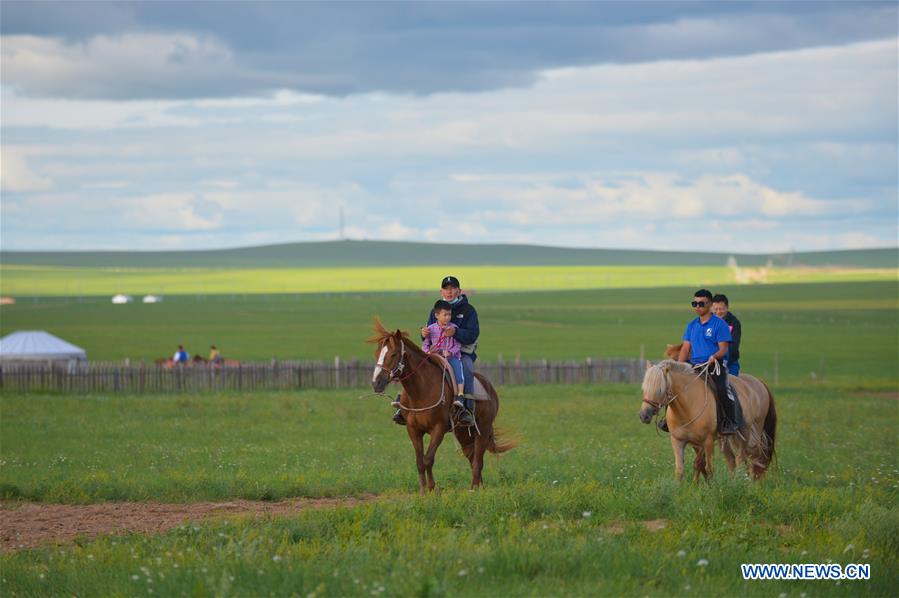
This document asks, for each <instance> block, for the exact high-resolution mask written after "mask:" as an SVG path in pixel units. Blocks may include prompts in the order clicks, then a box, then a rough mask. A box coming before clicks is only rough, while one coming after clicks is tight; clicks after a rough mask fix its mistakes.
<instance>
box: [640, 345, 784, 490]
mask: <svg viewBox="0 0 899 598" xmlns="http://www.w3.org/2000/svg"><path fill="white" fill-rule="evenodd" d="M712 367H714V366H712ZM728 382H729V383H730V384H732V385H733V387H734V389H735V390H736V392H737V395H738V397H739V400H740V406H741V407H742V409H743V419H744V425H743V427H742V428H740V430H739V432H738V433H737V434H734V435H732V436H727V437H724V436H722V437H720V439H719V440H720V442H721V451H722V453H724V458H725V460H726V461H727V467H728V469H729V470H730V471H731V472H733V471H734V469H736V467H737V464H738V463H742V462H745V463H746V468H747V470H748V471H749V474H750V475H751V476H752V477H753V479H759V478H761V477H762V476H764V475H765V472H767V471H768V468H769V466H770V465H771V461H772V460H773V458H774V438H775V433H776V431H777V411H776V410H775V408H774V397H773V396H772V395H771V391H770V390H768V387H767V386H766V385H765V383H764V382H762V381H761V380H759V379H758V378H754V377H752V376H749V375H746V374H743V375H740V376H739V377H737V376H729V377H728ZM663 407H667V412H666V415H665V419H666V421H667V422H668V429H669V431H670V434H671V449H672V450H673V451H674V471H675V475H677V478H678V479H682V478H683V476H684V449H685V448H686V446H687V445H688V444H689V445H690V446H692V447H693V449H694V450H695V451H696V459H695V460H694V461H693V481H694V482H695V481H697V480H699V474H700V473H702V474H703V475H704V476H705V477H706V479H708V478H709V477H710V476H711V475H712V455H713V454H714V450H715V440H716V438H717V437H718V415H717V409H716V405H715V394H714V390H713V389H712V388H711V387H710V386H709V383H708V381H707V380H706V379H705V378H704V376H702V375H700V374H697V373H696V372H695V371H694V370H693V367H692V366H691V365H690V364H688V363H681V362H678V361H674V360H671V359H666V360H665V361H662V362H660V363H657V364H656V365H650V364H649V363H647V367H646V375H645V376H644V378H643V408H642V409H641V410H640V421H642V422H643V423H644V424H648V423H649V422H650V421H652V418H653V416H654V415H656V414H657V413H658V412H659V410H660V409H662V408H663Z"/></svg>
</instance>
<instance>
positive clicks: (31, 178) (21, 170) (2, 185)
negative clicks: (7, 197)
mask: <svg viewBox="0 0 899 598" xmlns="http://www.w3.org/2000/svg"><path fill="white" fill-rule="evenodd" d="M52 187H53V181H52V180H51V179H50V178H49V177H46V176H42V175H40V174H38V173H36V172H34V170H33V169H31V168H30V167H29V165H28V162H27V159H26V155H25V154H24V153H23V152H21V151H20V150H18V149H16V148H14V147H3V148H2V150H0V189H2V190H3V191H11V192H19V193H28V192H33V191H44V190H46V189H50V188H52Z"/></svg>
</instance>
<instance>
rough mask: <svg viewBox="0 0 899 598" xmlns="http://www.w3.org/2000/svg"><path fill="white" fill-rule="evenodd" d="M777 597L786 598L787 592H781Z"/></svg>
mask: <svg viewBox="0 0 899 598" xmlns="http://www.w3.org/2000/svg"><path fill="white" fill-rule="evenodd" d="M777 598H787V593H786V592H781V593H780V594H778V595H777Z"/></svg>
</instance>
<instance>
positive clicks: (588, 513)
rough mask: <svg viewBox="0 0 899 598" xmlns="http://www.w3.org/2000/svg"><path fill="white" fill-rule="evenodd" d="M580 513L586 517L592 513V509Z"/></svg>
mask: <svg viewBox="0 0 899 598" xmlns="http://www.w3.org/2000/svg"><path fill="white" fill-rule="evenodd" d="M581 515H583V517H584V519H586V518H587V517H590V516H592V515H593V511H584V512H583V513H581Z"/></svg>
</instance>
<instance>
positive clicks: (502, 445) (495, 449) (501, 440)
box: [487, 429, 518, 455]
mask: <svg viewBox="0 0 899 598" xmlns="http://www.w3.org/2000/svg"><path fill="white" fill-rule="evenodd" d="M516 446H518V440H517V439H515V438H505V437H504V434H503V432H502V431H501V430H496V429H494V430H493V432H492V433H491V434H490V442H489V443H488V444H487V450H488V451H490V452H491V453H493V454H495V455H498V454H500V453H505V452H506V451H511V450H512V449H513V448H515V447H516Z"/></svg>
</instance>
